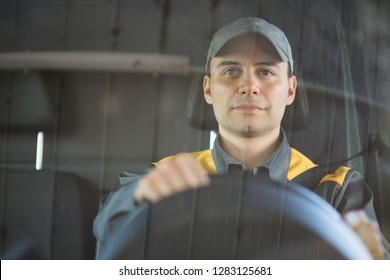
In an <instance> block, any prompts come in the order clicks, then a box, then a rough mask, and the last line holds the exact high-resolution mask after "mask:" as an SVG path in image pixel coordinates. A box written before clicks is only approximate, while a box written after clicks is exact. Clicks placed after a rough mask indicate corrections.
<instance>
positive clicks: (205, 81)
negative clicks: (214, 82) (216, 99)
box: [203, 75, 213, 105]
mask: <svg viewBox="0 0 390 280" xmlns="http://www.w3.org/2000/svg"><path fill="white" fill-rule="evenodd" d="M203 95H204V99H205V100H206V102H207V103H208V104H210V105H211V104H213V98H212V97H211V91H210V75H204V77H203Z"/></svg>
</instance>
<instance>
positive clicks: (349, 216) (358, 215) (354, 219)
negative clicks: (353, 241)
mask: <svg viewBox="0 0 390 280" xmlns="http://www.w3.org/2000/svg"><path fill="white" fill-rule="evenodd" d="M343 219H344V221H345V222H346V223H347V224H348V225H349V226H350V227H351V228H352V229H357V228H359V227H360V226H362V225H364V224H367V223H368V222H369V218H368V217H367V214H366V213H365V212H364V211H363V210H354V211H349V212H347V213H346V214H344V215H343Z"/></svg>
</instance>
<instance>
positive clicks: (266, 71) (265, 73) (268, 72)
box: [258, 69, 274, 76]
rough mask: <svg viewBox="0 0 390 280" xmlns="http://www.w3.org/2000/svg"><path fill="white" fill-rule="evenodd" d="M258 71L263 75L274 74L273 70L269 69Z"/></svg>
mask: <svg viewBox="0 0 390 280" xmlns="http://www.w3.org/2000/svg"><path fill="white" fill-rule="evenodd" d="M258 73H259V75H261V76H272V75H273V74H274V73H273V72H272V71H270V70H267V69H263V70H260V71H259V72H258Z"/></svg>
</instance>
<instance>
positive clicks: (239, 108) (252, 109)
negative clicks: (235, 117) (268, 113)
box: [233, 104, 266, 113]
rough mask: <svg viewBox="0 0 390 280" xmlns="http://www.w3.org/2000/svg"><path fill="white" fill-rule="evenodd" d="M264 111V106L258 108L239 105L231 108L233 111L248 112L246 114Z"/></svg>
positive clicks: (255, 105)
mask: <svg viewBox="0 0 390 280" xmlns="http://www.w3.org/2000/svg"><path fill="white" fill-rule="evenodd" d="M265 109H266V107H265V106H259V105H257V104H239V105H237V106H234V107H233V110H236V111H241V112H248V113H255V112H259V111H263V110H265Z"/></svg>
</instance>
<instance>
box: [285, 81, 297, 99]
mask: <svg viewBox="0 0 390 280" xmlns="http://www.w3.org/2000/svg"><path fill="white" fill-rule="evenodd" d="M296 91H297V77H295V76H294V75H292V76H291V77H289V78H288V96H287V104H286V105H287V106H288V105H291V104H292V103H293V101H294V99H295V93H296Z"/></svg>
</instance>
